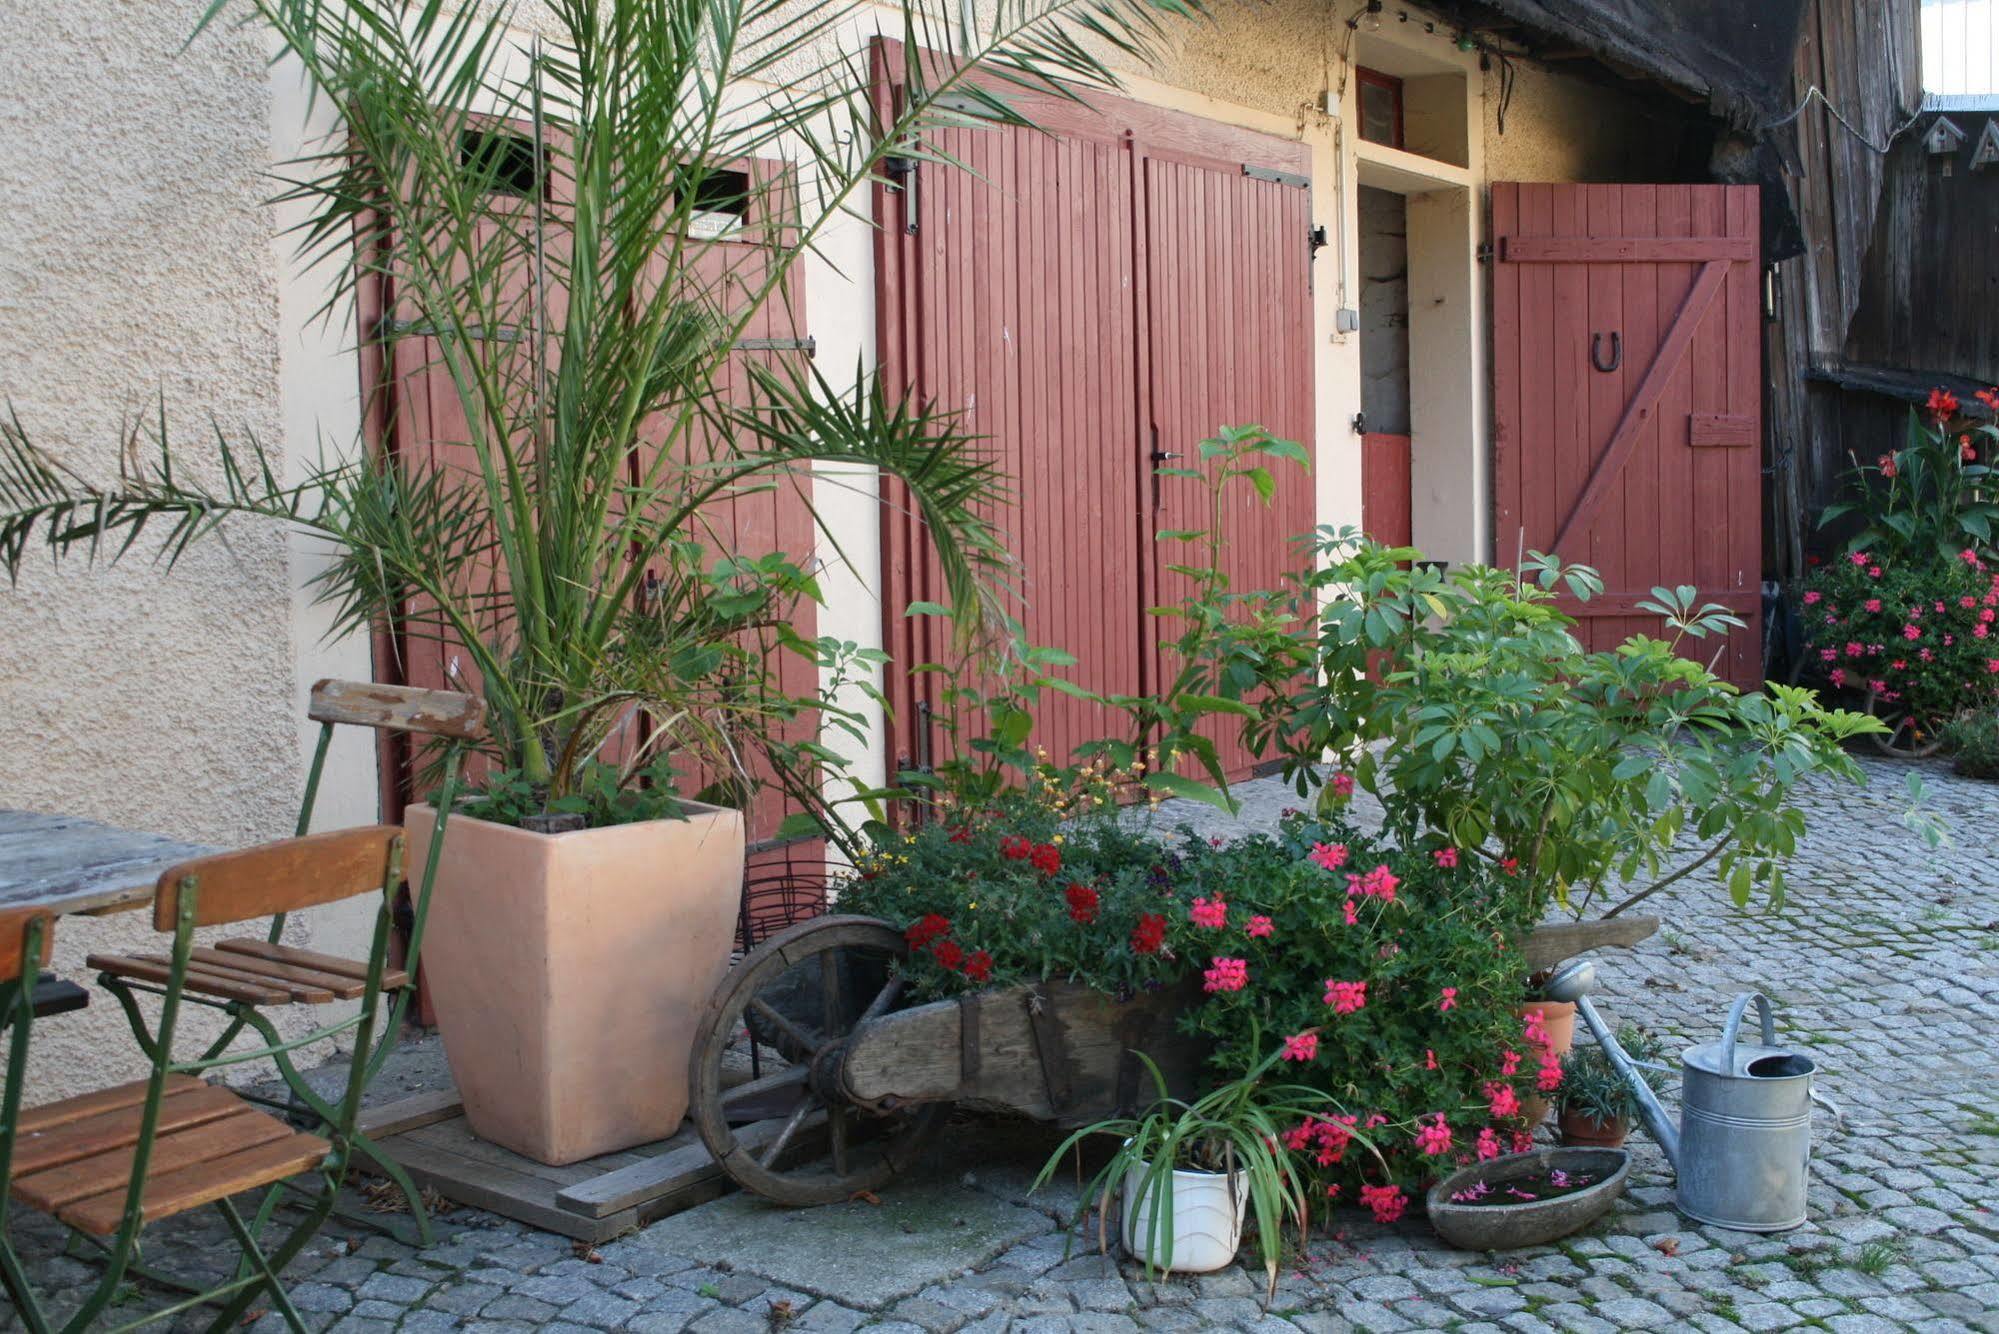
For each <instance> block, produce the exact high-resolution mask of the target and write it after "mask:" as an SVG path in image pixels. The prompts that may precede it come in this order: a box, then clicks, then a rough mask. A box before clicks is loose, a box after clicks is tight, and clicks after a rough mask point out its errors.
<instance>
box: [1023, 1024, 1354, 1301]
mask: <svg viewBox="0 0 1999 1334" xmlns="http://www.w3.org/2000/svg"><path fill="white" fill-rule="evenodd" d="M1279 1055H1280V1053H1278V1052H1271V1053H1270V1054H1269V1055H1267V1056H1265V1057H1264V1058H1263V1060H1262V1061H1261V1062H1260V1063H1259V1064H1258V1065H1256V1066H1255V1067H1254V1068H1253V1069H1251V1070H1249V1071H1246V1072H1245V1073H1244V1074H1243V1075H1242V1076H1241V1077H1240V1078H1238V1079H1232V1080H1229V1081H1227V1082H1226V1083H1223V1084H1221V1085H1219V1086H1218V1087H1216V1088H1213V1089H1210V1090H1209V1091H1207V1092H1206V1093H1204V1094H1202V1095H1201V1096H1200V1097H1198V1098H1195V1099H1194V1100H1193V1101H1191V1102H1185V1101H1182V1100H1180V1099H1178V1098H1174V1097H1171V1096H1169V1095H1168V1093H1167V1089H1166V1081H1165V1077H1164V1076H1162V1075H1161V1074H1160V1072H1159V1067H1158V1066H1157V1065H1154V1064H1153V1063H1152V1061H1151V1059H1150V1058H1149V1057H1146V1056H1144V1055H1143V1054H1142V1053H1141V1054H1140V1059H1141V1060H1142V1061H1144V1062H1145V1066H1146V1069H1147V1071H1148V1073H1150V1075H1151V1076H1152V1081H1153V1088H1154V1090H1155V1096H1154V1100H1153V1102H1152V1105H1151V1106H1150V1107H1149V1108H1148V1109H1147V1110H1146V1111H1145V1112H1144V1113H1142V1114H1141V1115H1139V1116H1136V1117H1113V1118H1110V1119H1108V1120H1104V1121H1099V1122H1096V1123H1095V1124H1093V1125H1088V1126H1084V1127H1083V1128H1082V1129H1081V1130H1078V1131H1076V1132H1075V1133H1074V1134H1072V1135H1070V1136H1069V1137H1068V1138H1067V1139H1065V1140H1063V1141H1062V1143H1061V1145H1060V1146H1059V1147H1058V1148H1057V1149H1056V1150H1055V1152H1054V1153H1053V1154H1051V1155H1049V1158H1048V1161H1047V1162H1046V1163H1044V1164H1043V1165H1042V1168H1041V1171H1040V1173H1039V1175H1037V1176H1036V1177H1035V1179H1034V1185H1033V1187H1032V1188H1031V1189H1033V1190H1039V1189H1040V1188H1041V1187H1042V1186H1043V1185H1045V1184H1047V1182H1048V1180H1049V1179H1050V1178H1051V1177H1053V1176H1054V1175H1055V1173H1056V1172H1057V1171H1058V1170H1059V1169H1060V1168H1061V1166H1062V1164H1063V1162H1064V1161H1065V1160H1067V1158H1068V1157H1069V1154H1070V1153H1071V1152H1072V1151H1074V1150H1076V1149H1078V1148H1079V1147H1080V1146H1081V1145H1082V1144H1083V1143H1084V1142H1086V1141H1088V1140H1091V1139H1095V1138H1097V1137H1099V1136H1111V1137H1113V1138H1115V1139H1116V1140H1118V1141H1119V1144H1118V1148H1117V1151H1116V1152H1115V1153H1113V1154H1112V1155H1111V1158H1110V1161H1109V1162H1108V1163H1106V1164H1105V1165H1104V1166H1103V1167H1102V1168H1101V1169H1100V1170H1099V1171H1098V1172H1097V1174H1096V1175H1095V1176H1094V1177H1093V1178H1092V1179H1091V1181H1090V1183H1089V1186H1088V1188H1087V1189H1085V1190H1084V1192H1083V1206H1082V1209H1081V1210H1080V1211H1079V1212H1078V1214H1077V1218H1076V1226H1078V1227H1080V1226H1082V1224H1083V1222H1084V1219H1085V1218H1086V1217H1087V1215H1088V1211H1089V1209H1090V1207H1091V1205H1092V1203H1094V1204H1095V1205H1096V1208H1097V1211H1098V1216H1099V1218H1100V1219H1103V1218H1105V1217H1107V1215H1108V1213H1109V1205H1110V1199H1111V1196H1112V1194H1113V1193H1114V1192H1116V1191H1118V1190H1121V1189H1123V1188H1124V1186H1125V1183H1126V1180H1127V1178H1133V1179H1135V1185H1134V1188H1133V1190H1132V1194H1131V1198H1130V1199H1129V1200H1128V1201H1127V1204H1126V1207H1127V1208H1129V1209H1130V1210H1131V1211H1132V1212H1133V1213H1134V1214H1139V1215H1142V1216H1145V1217H1146V1218H1147V1219H1148V1221H1149V1223H1150V1229H1149V1234H1148V1235H1147V1236H1146V1238H1145V1241H1146V1246H1145V1250H1146V1255H1145V1272H1146V1275H1147V1277H1151V1276H1152V1275H1153V1274H1154V1273H1155V1272H1156V1271H1158V1270H1163V1269H1170V1268H1171V1267H1172V1264H1173V1173H1174V1172H1175V1171H1176V1170H1179V1171H1188V1170H1191V1171H1197V1172H1216V1173H1222V1174H1225V1175H1227V1176H1228V1177H1230V1178H1232V1179H1233V1178H1234V1177H1236V1176H1237V1175H1238V1174H1240V1175H1241V1176H1242V1177H1243V1178H1245V1182H1246V1185H1247V1188H1248V1193H1249V1208H1250V1216H1251V1217H1252V1218H1253V1219H1254V1220H1255V1222H1256V1231H1257V1242H1258V1249H1259V1252H1260V1254H1261V1256H1262V1259H1263V1267H1264V1271H1265V1273H1266V1274H1267V1275H1268V1276H1269V1292H1270V1294H1271V1295H1275V1293H1276V1291H1277V1269H1278V1264H1279V1262H1280V1260H1281V1258H1282V1256H1283V1246H1284V1229H1285V1228H1286V1227H1287V1226H1288V1227H1295V1228H1296V1229H1297V1234H1298V1239H1299V1242H1300V1244H1301V1245H1302V1244H1303V1242H1304V1240H1305V1234H1306V1229H1307V1227H1308V1225H1309V1223H1310V1219H1311V1197H1310V1195H1309V1194H1308V1192H1307V1189H1306V1184H1305V1180H1304V1178H1302V1177H1301V1176H1300V1175H1299V1173H1298V1172H1297V1171H1296V1169H1295V1168H1294V1167H1293V1165H1292V1162H1291V1159H1290V1156H1289V1155H1288V1154H1286V1153H1285V1152H1284V1151H1283V1150H1282V1149H1281V1148H1280V1147H1279V1136H1280V1135H1281V1134H1282V1133H1283V1131H1284V1130H1285V1129H1286V1128H1288V1127H1290V1126H1292V1125H1295V1124H1297V1123H1298V1122H1299V1121H1301V1120H1305V1119H1309V1118H1311V1117H1315V1116H1321V1115H1324V1114H1325V1113H1326V1112H1327V1111H1328V1110H1329V1109H1330V1108H1332V1106H1333V1104H1332V1103H1331V1101H1330V1100H1329V1099H1328V1097H1327V1096H1326V1094H1325V1093H1324V1092H1322V1091H1320V1090H1318V1089H1314V1088H1310V1087H1306V1086H1304V1085H1300V1084H1289V1083H1279V1082H1275V1081H1274V1076H1275V1074H1276V1072H1277V1066H1278V1061H1279ZM1355 1139H1356V1142H1358V1143H1359V1144H1361V1145H1363V1146H1365V1145H1366V1143H1367V1139H1366V1137H1365V1136H1364V1135H1356V1136H1355ZM1099 1244H1100V1245H1104V1246H1107V1245H1108V1243H1107V1241H1106V1240H1105V1239H1104V1238H1103V1236H1102V1235H1101V1234H1100V1236H1099Z"/></svg>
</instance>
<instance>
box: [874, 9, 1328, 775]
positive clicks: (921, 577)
mask: <svg viewBox="0 0 1999 1334" xmlns="http://www.w3.org/2000/svg"><path fill="white" fill-rule="evenodd" d="M889 49H890V50H891V51H892V50H893V48H889ZM884 64H885V65H886V66H889V67H896V66H899V59H891V60H887V61H885V62H884ZM887 95H888V96H891V97H893V96H895V95H896V90H895V89H894V88H893V87H891V88H890V89H889V91H888V94H887ZM1026 110H1027V114H1028V115H1029V117H1030V118H1031V119H1033V120H1035V121H1036V122H1037V124H1039V125H1040V126H1041V127H1042V129H1043V130H1046V131H1052V132H1050V133H1041V132H1035V131H1027V130H1002V129H987V128H965V129H950V130H946V131H943V132H941V133H939V134H937V135H936V136H934V137H933V139H932V140H931V142H930V144H929V145H928V147H929V148H930V149H931V150H933V151H934V152H936V153H938V154H940V155H943V156H946V157H948V158H950V159H952V160H954V161H955V162H958V163H961V164H963V169H957V168H952V167H947V166H943V165H940V164H939V163H936V162H933V161H929V160H923V161H921V162H919V163H917V164H913V166H912V169H911V170H910V171H908V172H906V173H905V174H904V175H902V177H901V178H900V181H899V183H897V184H895V185H892V186H884V187H882V188H881V189H880V191H879V192H878V195H877V222H878V224H879V226H878V232H877V235H878V238H879V239H878V242H877V276H878V282H879V291H878V296H879V305H878V319H879V325H880V347H881V352H882V361H883V370H884V373H885V375H886V377H887V382H888V386H889V389H890V392H891V393H906V394H908V395H910V396H911V397H912V398H913V399H915V400H917V401H927V402H930V403H932V404H934V405H935V406H936V407H938V408H940V409H943V410H948V411H953V412H956V413H958V414H960V416H959V423H960V426H961V429H964V430H966V431H969V432H971V433H974V434H976V435H979V436H982V437H984V438H985V447H986V448H987V449H988V450H989V451H990V452H991V456H992V457H993V458H994V459H995V460H996V462H997V464H998V466H999V468H1000V469H1001V471H1002V472H1003V473H1004V474H1005V475H1006V477H1007V478H1008V479H1009V483H1010V491H1011V494H1010V496H1009V498H1008V500H1007V502H1006V503H1005V504H1004V506H1003V507H1002V508H1001V509H1000V510H999V511H998V512H996V513H994V514H992V515H991V516H990V518H991V520H992V522H993V523H994V524H995V525H996V527H997V529H998V530H999V531H1000V532H1001V533H1002V534H1003V535H1004V537H1005V539H1006V541H1007V543H1008V544H1009V546H1010V548H1011V550H1012V552H1013V554H1014V555H1015V556H1016V557H1017V558H1018V561H1019V570H1018V578H1019V579H1020V588H1019V591H1020V594H1021V598H1022V605H1021V606H1020V608H1019V609H1018V611H1019V615H1020V617H1021V619H1022V622H1023V624H1024V627H1025V631H1026V637H1027V640H1028V642H1029V643H1030V644H1033V645H1036V646H1048V647H1053V648H1057V649H1061V650H1065V651H1066V652H1068V653H1070V654H1073V655H1074V656H1075V658H1076V662H1075V664H1074V665H1073V666H1068V667H1063V668H1058V669H1056V670H1055V672H1054V674H1055V675H1059V676H1062V677H1065V678H1067V679H1069V680H1072V681H1074V682H1075V683H1076V684H1078V685H1080V686H1083V687H1085V688H1087V689H1088V690H1091V691H1095V692H1099V693H1106V694H1136V693H1141V692H1145V691H1149V690H1152V689H1155V688H1156V687H1158V686H1159V684H1160V683H1161V682H1162V680H1167V679H1170V676H1171V674H1172V673H1173V672H1174V671H1176V670H1177V669H1178V665H1179V664H1178V663H1177V661H1174V660H1173V659H1172V655H1171V654H1170V653H1168V652H1166V651H1163V650H1162V648H1161V644H1162V642H1163V641H1164V640H1166V639H1168V638H1170V637H1172V636H1173V635H1175V634H1177V633H1178V632H1179V629H1180V626H1181V622H1179V621H1177V620H1174V619H1171V618H1165V617H1161V616H1157V615H1153V614H1150V613H1149V610H1148V609H1149V608H1153V607H1156V606H1159V605H1162V604H1170V603H1172V602H1174V601H1175V600H1176V599H1178V598H1179V597H1181V596H1182V595H1183V594H1184V591H1185V586H1184V579H1183V577H1182V576H1179V575H1176V574H1174V573H1172V572H1171V571H1170V570H1169V569H1168V568H1167V567H1168V566H1170V565H1174V564H1189V563H1200V562H1198V561H1194V560H1192V559H1191V552H1190V549H1189V548H1188V547H1187V546H1186V545H1185V544H1184V543H1178V542H1173V541H1165V542H1161V541H1156V540H1155V537H1156V535H1157V534H1158V533H1161V532H1164V531H1168V530H1186V529H1201V528H1207V527H1209V526H1210V523H1209V516H1208V514H1207V512H1206V508H1205V506H1206V493H1205V491H1204V490H1203V489H1202V488H1201V485H1200V483H1198V482H1196V481H1194V480H1192V479H1189V478H1170V477H1169V478H1160V477H1156V476H1155V475H1154V468H1155V467H1156V466H1157V465H1158V464H1159V463H1162V462H1169V463H1170V465H1171V466H1172V467H1176V468H1179V467H1200V466H1202V465H1201V463H1200V460H1199V459H1198V457H1197V450H1196V447H1197V445H1198V443H1199V442H1200V441H1201V440H1203V439H1205V438H1208V437H1211V436H1213V435H1215V434H1216V433H1217V431H1218V430H1219V429H1220V428H1221V427H1222V426H1224V425H1232V426H1236V425H1249V424H1256V425H1261V426H1263V427H1265V428H1266V429H1267V430H1269V431H1270V432H1271V433H1272V434H1273V435H1276V436H1279V437H1282V438H1285V439H1291V440H1297V441H1301V442H1305V443H1306V444H1307V445H1308V447H1309V443H1310V441H1311V439H1312V434H1313V416H1312V370H1313V368H1312V305H1311V255H1312V249H1311V238H1310V235H1309V233H1310V230H1311V194H1310V186H1309V183H1308V178H1307V171H1308V164H1309V158H1308V152H1307V150H1306V149H1305V148H1304V147H1303V146H1302V145H1300V144H1296V143H1292V142H1288V141H1285V140H1280V139H1275V138H1271V137H1268V136H1264V135H1259V134H1254V133H1250V132H1248V131H1243V130H1238V129H1234V128H1232V127H1227V126H1222V125H1217V124H1214V123H1211V122H1207V121H1202V120H1199V119H1196V118H1194V117H1191V116H1181V115H1174V114H1170V113H1165V112H1161V111H1157V110H1155V109H1152V108H1147V107H1142V106H1139V105H1137V104H1135V103H1131V102H1128V101H1125V100H1123V99H1116V98H1109V97H1092V98H1091V105H1090V106H1089V107H1079V106H1076V105H1074V104H1070V103H1063V102H1058V101H1056V100H1055V99H1052V98H1051V99H1036V100H1035V104H1034V105H1032V106H1029V107H1027V108H1026ZM1276 466H1277V468H1278V469H1279V470H1280V471H1279V472H1278V491H1277V496H1276V499H1275V502H1274V504H1272V505H1270V506H1267V507H1266V506H1265V505H1263V504H1262V503H1260V502H1259V501H1257V500H1256V498H1255V497H1254V495H1253V493H1252V492H1250V491H1249V490H1248V488H1247V487H1244V488H1242V489H1240V490H1238V491H1236V492H1234V493H1233V494H1232V495H1231V496H1230V499H1229V502H1228V507H1227V513H1226V515H1225V516H1224V524H1223V526H1224V531H1225V532H1226V534H1227V537H1228V540H1229V544H1230V545H1229V547H1228V549H1227V553H1226V556H1225V564H1226V566H1227V567H1228V569H1229V573H1230V575H1231V577H1232V579H1233V581H1234V586H1235V587H1236V588H1238V589H1250V588H1264V587H1275V586H1277V585H1278V583H1279V581H1280V578H1281V576H1282V574H1283V572H1284V571H1285V570H1287V569H1290V568H1294V566H1295V563H1296V562H1297V561H1298V560H1299V559H1300V558H1299V556H1298V552H1297V549H1296V548H1295V547H1294V546H1293V545H1292V539H1293V538H1295V537H1297V536H1298V535H1301V534H1304V533H1307V532H1309V531H1310V530H1311V528H1312V526H1313V522H1314V513H1315V510H1314V504H1313V492H1312V480H1311V478H1310V477H1309V476H1308V475H1307V474H1306V473H1305V472H1304V471H1303V470H1300V469H1296V468H1294V467H1291V466H1290V465H1286V464H1278V465H1276ZM895 491H896V488H895V487H893V486H891V488H890V494H889V496H888V500H889V505H888V506H887V508H886V510H885V519H884V545H883V584H884V589H883V599H882V601H883V614H884V620H885V628H886V634H887V643H888V646H889V650H890V653H891V655H892V657H893V659H894V664H895V665H894V666H893V667H892V668H891V671H890V679H889V682H888V687H889V693H890V699H891V703H892V706H893V710H894V717H893V720H892V724H891V738H890V747H891V754H890V756H889V759H890V762H891V764H892V765H893V764H897V763H910V762H921V761H922V760H924V759H926V758H936V757H938V756H940V755H941V754H942V753H943V751H944V750H945V749H946V748H948V746H949V745H950V744H951V741H950V734H949V732H948V730H947V729H944V728H941V727H937V726H935V724H934V723H933V722H932V720H931V718H930V716H929V715H930V713H931V711H932V710H936V709H938V708H940V707H941V704H942V701H941V697H940V691H941V687H942V684H943V683H942V681H941V680H940V675H939V674H938V673H932V672H912V671H910V670H909V669H910V667H911V665H913V664H920V663H935V662H945V661H948V660H949V657H950V653H949V628H948V626H947V625H946V624H945V623H944V622H943V621H942V620H941V619H939V618H936V617H911V616H907V615H905V614H904V612H905V609H906V608H907V607H908V605H909V604H910V603H911V602H914V601H935V602H941V601H944V600H946V598H945V594H944V591H943V588H942V584H941V580H940V578H939V575H938V571H937V569H936V566H935V562H934V559H933V558H932V557H931V556H930V555H929V551H928V545H927V539H926V538H925V535H924V533H923V531H922V528H921V525H920V524H919V523H918V522H917V520H916V519H915V518H914V517H913V516H912V515H910V514H909V513H908V511H907V508H906V506H904V505H902V504H901V503H900V498H899V497H898V496H897V495H896V494H895ZM1233 731H1234V729H1233V728H1228V727H1218V728H1217V729H1216V731H1215V733H1214V735H1215V738H1216V740H1217V743H1218V744H1219V745H1220V746H1221V747H1222V751H1223V758H1224V762H1225V763H1226V764H1227V765H1228V767H1229V768H1230V769H1231V770H1233V771H1235V772H1237V773H1241V772H1243V771H1244V770H1246V769H1247V767H1248V764H1249V756H1248V755H1247V754H1246V753H1244V752H1242V751H1241V750H1240V749H1239V748H1237V747H1235V746H1234V745H1233V743H1232V742H1231V741H1230V739H1229V738H1230V737H1231V736H1232V735H1233ZM1124 734H1125V733H1124V730H1123V725H1122V723H1121V719H1120V717H1119V716H1118V715H1114V714H1112V713H1111V712H1110V711H1109V710H1106V709H1104V708H1103V707H1102V706H1099V705H1095V704H1092V703H1090V702H1088V701H1086V700H1082V699H1078V698H1075V697H1073V696H1070V695H1067V694H1062V693H1057V692H1054V691H1048V692H1044V694H1043V695H1042V697H1041V703H1040V706H1039V708H1038V710H1037V717H1036V723H1035V729H1034V733H1033V735H1032V738H1031V744H1035V745H1039V746H1042V747H1045V748H1046V750H1047V752H1048V754H1049V756H1050V757H1051V758H1052V759H1055V760H1058V761H1059V760H1066V759H1067V758H1068V756H1069V755H1070V752H1071V750H1072V749H1073V747H1075V746H1076V745H1078V744H1080V743H1082V742H1084V741H1088V740H1093V739H1096V738H1099V737H1103V736H1107V735H1124Z"/></svg>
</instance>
